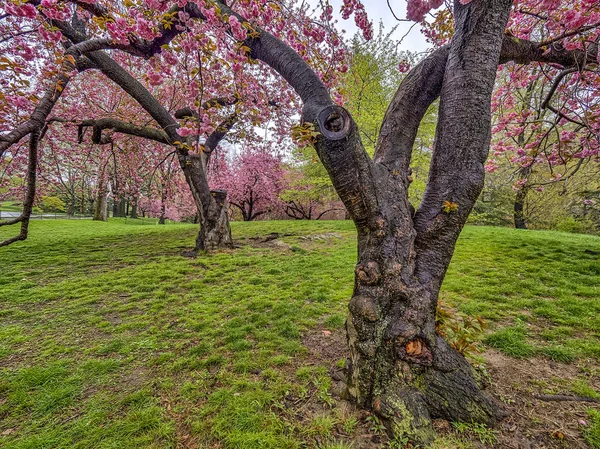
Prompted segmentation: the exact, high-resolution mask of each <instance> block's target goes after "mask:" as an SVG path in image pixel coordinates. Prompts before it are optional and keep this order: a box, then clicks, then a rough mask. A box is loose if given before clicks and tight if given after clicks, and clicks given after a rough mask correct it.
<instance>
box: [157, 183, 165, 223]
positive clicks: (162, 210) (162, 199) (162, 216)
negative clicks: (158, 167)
mask: <svg viewBox="0 0 600 449" xmlns="http://www.w3.org/2000/svg"><path fill="white" fill-rule="evenodd" d="M166 210H167V190H166V189H165V186H164V185H163V186H162V194H161V196H160V217H159V218H158V224H160V225H164V224H165V212H166Z"/></svg>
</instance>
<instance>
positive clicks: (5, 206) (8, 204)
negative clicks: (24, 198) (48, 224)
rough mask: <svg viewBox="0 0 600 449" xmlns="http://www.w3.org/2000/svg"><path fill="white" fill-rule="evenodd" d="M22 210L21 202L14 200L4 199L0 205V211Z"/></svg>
mask: <svg viewBox="0 0 600 449" xmlns="http://www.w3.org/2000/svg"><path fill="white" fill-rule="evenodd" d="M22 210H23V203H19V202H16V201H5V202H3V203H2V204H1V205H0V211H2V212H21V211H22Z"/></svg>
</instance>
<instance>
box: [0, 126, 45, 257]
mask: <svg viewBox="0 0 600 449" xmlns="http://www.w3.org/2000/svg"><path fill="white" fill-rule="evenodd" d="M38 143H39V133H38V131H37V130H34V131H33V132H32V133H31V135H30V136H29V161H28V163H27V193H26V195H25V201H23V212H22V213H21V215H20V216H19V217H17V218H15V219H14V220H7V221H2V222H0V226H8V225H12V224H16V223H19V222H20V223H21V230H20V232H19V234H18V235H16V236H14V237H12V238H9V239H6V240H4V241H1V242H0V247H2V246H8V245H10V244H11V243H14V242H17V241H19V240H25V239H26V238H27V234H28V232H29V219H30V218H31V212H32V210H33V201H34V200H35V188H36V176H37V161H38Z"/></svg>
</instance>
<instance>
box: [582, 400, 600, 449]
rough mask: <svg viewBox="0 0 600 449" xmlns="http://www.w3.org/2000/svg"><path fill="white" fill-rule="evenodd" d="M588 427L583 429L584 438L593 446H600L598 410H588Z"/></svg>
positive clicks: (599, 414) (599, 415) (599, 413)
mask: <svg viewBox="0 0 600 449" xmlns="http://www.w3.org/2000/svg"><path fill="white" fill-rule="evenodd" d="M588 418H589V427H588V428H587V429H585V431H584V433H583V434H584V437H585V440H586V441H587V442H588V443H589V445H590V446H591V447H593V448H600V410H595V409H589V410H588Z"/></svg>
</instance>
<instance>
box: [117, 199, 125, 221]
mask: <svg viewBox="0 0 600 449" xmlns="http://www.w3.org/2000/svg"><path fill="white" fill-rule="evenodd" d="M125 203H126V201H125V199H124V198H121V199H120V200H119V203H118V204H119V217H126V216H127V214H126V213H125Z"/></svg>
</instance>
